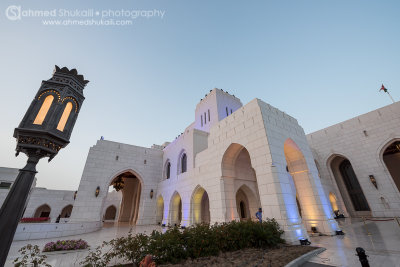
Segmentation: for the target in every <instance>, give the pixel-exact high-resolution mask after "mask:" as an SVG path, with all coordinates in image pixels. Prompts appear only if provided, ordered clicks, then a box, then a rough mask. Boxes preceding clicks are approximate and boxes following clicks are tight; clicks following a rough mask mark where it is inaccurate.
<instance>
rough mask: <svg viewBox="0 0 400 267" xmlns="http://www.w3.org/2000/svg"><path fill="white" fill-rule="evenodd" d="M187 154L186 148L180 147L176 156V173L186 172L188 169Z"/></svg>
mask: <svg viewBox="0 0 400 267" xmlns="http://www.w3.org/2000/svg"><path fill="white" fill-rule="evenodd" d="M187 164H188V156H187V153H186V150H184V149H182V150H181V152H180V153H179V156H178V164H177V171H178V173H177V174H178V175H179V174H182V173H185V172H187V170H188V165H187Z"/></svg>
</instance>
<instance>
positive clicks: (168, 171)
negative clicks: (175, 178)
mask: <svg viewBox="0 0 400 267" xmlns="http://www.w3.org/2000/svg"><path fill="white" fill-rule="evenodd" d="M170 177H171V162H168V163H167V166H166V170H165V178H167V179H169V178H170Z"/></svg>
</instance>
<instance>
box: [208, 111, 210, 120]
mask: <svg viewBox="0 0 400 267" xmlns="http://www.w3.org/2000/svg"><path fill="white" fill-rule="evenodd" d="M208 121H210V110H208Z"/></svg>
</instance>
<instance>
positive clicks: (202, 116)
mask: <svg viewBox="0 0 400 267" xmlns="http://www.w3.org/2000/svg"><path fill="white" fill-rule="evenodd" d="M201 127H203V115H201Z"/></svg>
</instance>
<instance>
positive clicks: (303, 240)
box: [299, 238, 311, 246]
mask: <svg viewBox="0 0 400 267" xmlns="http://www.w3.org/2000/svg"><path fill="white" fill-rule="evenodd" d="M299 241H300V245H302V246H309V245H311V242H310V241H308V239H307V238H303V239H300V240H299Z"/></svg>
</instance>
